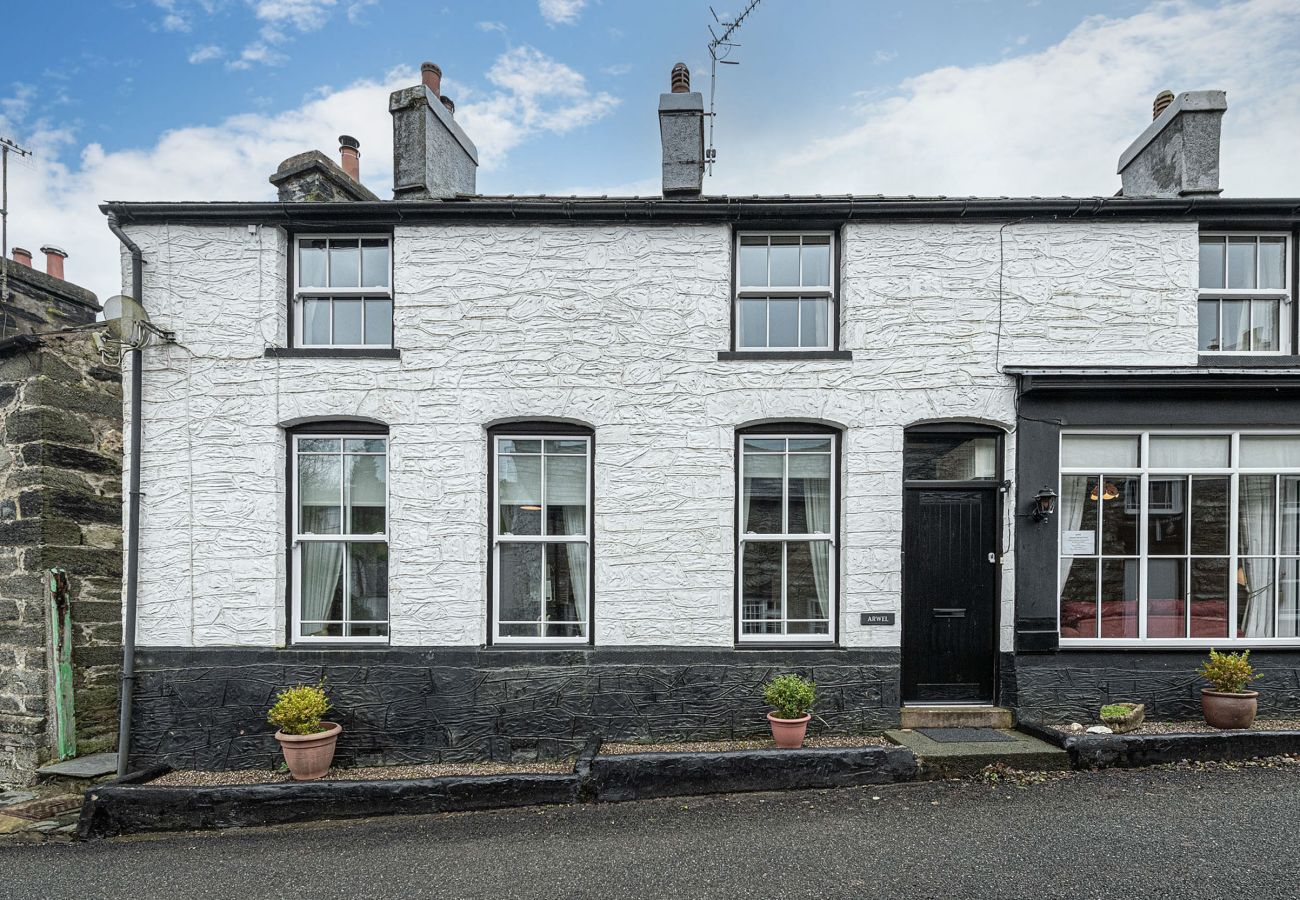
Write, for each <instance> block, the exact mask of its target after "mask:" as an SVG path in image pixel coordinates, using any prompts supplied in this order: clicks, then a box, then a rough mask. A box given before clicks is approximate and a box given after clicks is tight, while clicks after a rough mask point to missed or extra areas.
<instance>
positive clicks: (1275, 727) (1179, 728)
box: [1052, 719, 1300, 734]
mask: <svg viewBox="0 0 1300 900" xmlns="http://www.w3.org/2000/svg"><path fill="white" fill-rule="evenodd" d="M1083 724H1085V725H1088V724H1092V723H1087V722H1085V723H1083ZM1052 727H1053V728H1055V729H1056V730H1057V731H1060V732H1062V733H1064V734H1075V733H1082V732H1072V731H1070V730H1069V726H1068V725H1053V726H1052ZM1219 730H1220V729H1218V728H1211V727H1210V726H1209V725H1206V724H1205V723H1204V722H1143V723H1142V726H1141V727H1140V728H1137V729H1134V730H1133V731H1129V732H1126V733H1127V734H1215V733H1217V732H1219ZM1245 730H1246V731H1300V719H1256V720H1255V724H1254V725H1252V726H1251V727H1250V728H1248V729H1245Z"/></svg>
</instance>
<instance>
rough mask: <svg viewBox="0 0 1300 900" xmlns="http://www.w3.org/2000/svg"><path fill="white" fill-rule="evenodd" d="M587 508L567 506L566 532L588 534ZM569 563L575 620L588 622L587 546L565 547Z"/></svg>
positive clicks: (568, 545)
mask: <svg viewBox="0 0 1300 900" xmlns="http://www.w3.org/2000/svg"><path fill="white" fill-rule="evenodd" d="M586 519H587V507H585V506H566V507H565V508H564V530H565V532H566V533H567V534H586V533H587V521H586ZM564 549H565V553H566V554H567V556H568V562H569V585H570V587H571V589H572V591H573V618H574V619H576V620H577V621H579V622H586V620H587V616H586V609H587V545H586V544H577V543H569V544H565V545H564Z"/></svg>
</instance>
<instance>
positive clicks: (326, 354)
mask: <svg viewBox="0 0 1300 900" xmlns="http://www.w3.org/2000/svg"><path fill="white" fill-rule="evenodd" d="M262 355H263V356H265V357H266V358H267V359H401V358H402V351H401V350H398V349H397V348H396V347H376V348H375V349H373V350H367V349H363V348H360V347H347V348H344V347H267V348H266V351H265V352H264V353H263V354H262Z"/></svg>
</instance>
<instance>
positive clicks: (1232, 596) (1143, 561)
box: [1025, 428, 1300, 649]
mask: <svg viewBox="0 0 1300 900" xmlns="http://www.w3.org/2000/svg"><path fill="white" fill-rule="evenodd" d="M1088 434H1093V435H1123V436H1129V437H1134V438H1138V439H1139V446H1138V453H1139V455H1138V463H1139V465H1138V466H1136V467H1122V466H1116V467H1104V466H1098V467H1078V466H1072V467H1065V466H1058V467H1057V468H1058V469H1059V475H1058V481H1057V485H1056V492H1057V494H1058V496H1059V495H1060V494H1061V493H1062V491H1064V489H1065V488H1064V485H1065V478H1066V477H1067V476H1072V475H1084V476H1102V475H1106V476H1111V475H1113V476H1118V477H1121V478H1122V477H1136V478H1139V479H1140V482H1141V488H1140V490H1141V492H1142V493H1141V497H1142V503H1141V513H1140V515H1139V517H1138V524H1137V529H1138V554H1137V556H1132V555H1128V556H1123V555H1119V554H1115V555H1105V554H1102V553H1101V541H1100V530H1099V532H1098V540H1097V544H1096V546H1095V548H1094V549H1095V551H1096V552H1094V553H1091V554H1071V555H1068V556H1067V555H1066V554H1064V553H1062V552H1061V549H1062V548H1061V541H1060V534H1061V523H1060V522H1058V521H1053V522H1052V527H1054V528H1056V530H1057V552H1056V598H1055V603H1056V619H1057V622H1056V631H1057V634H1058V635H1059V634H1060V630H1061V622H1060V616H1061V587H1062V585H1063V580H1064V578H1065V575H1064V574H1063V569H1062V562H1063V561H1064V560H1065V559H1067V558H1068V559H1075V558H1082V559H1097V558H1098V557H1103V558H1105V559H1137V560H1138V561H1139V567H1138V637H1136V638H1102V637H1096V638H1067V637H1061V638H1059V641H1060V645H1061V646H1062V647H1081V648H1082V647H1090V648H1106V647H1110V648H1124V647H1148V648H1150V647H1184V648H1189V649H1205V648H1209V647H1214V648H1220V647H1300V637H1271V638H1270V637H1263V638H1261V637H1240V638H1239V637H1237V591H1236V590H1235V589H1234V590H1229V591H1228V634H1227V636H1225V637H1185V638H1148V637H1146V636H1145V635H1146V633H1147V587H1148V565H1149V563H1150V561H1151V556H1150V554H1149V553H1148V550H1147V541H1148V531H1149V525H1148V522H1147V515H1148V508H1147V507H1148V501H1149V486H1148V485H1149V481H1150V478H1151V477H1152V476H1154V477H1156V478H1160V477H1162V476H1166V477H1167V476H1175V475H1177V476H1196V475H1210V476H1219V477H1227V478H1228V479H1229V485H1228V516H1229V521H1228V551H1229V552H1228V553H1226V554H1223V555H1219V554H1201V553H1191V552H1188V553H1185V554H1181V555H1177V556H1169V555H1157V556H1156V557H1155V558H1156V559H1189V558H1190V559H1197V558H1210V559H1223V558H1225V557H1226V558H1227V559H1228V577H1229V583H1230V584H1232V585H1235V584H1236V572H1237V571H1238V569H1239V567H1240V565H1241V562H1240V560H1241V558H1242V556H1241V553H1240V547H1239V546H1238V538H1239V536H1238V533H1237V532H1238V527H1239V520H1240V511H1239V506H1238V504H1239V490H1238V485H1239V481H1240V477H1241V476H1242V475H1274V476H1277V475H1300V466H1295V467H1286V466H1268V467H1265V468H1245V467H1242V466H1240V465H1238V462H1239V460H1240V459H1241V456H1240V445H1241V437H1242V436H1243V435H1249V436H1253V435H1261V436H1270V437H1296V438H1300V430H1296V429H1265V428H1260V429H1251V428H1236V429H1224V428H1173V429H1160V428H1148V429H1140V428H1069V429H1063V430H1062V431H1061V433H1060V439H1059V440H1061V441H1063V440H1064V439H1065V438H1066V437H1067V436H1071V435H1088ZM1153 435H1154V436H1161V437H1164V436H1176V435H1185V436H1196V437H1212V436H1223V437H1227V438H1229V456H1228V463H1229V464H1228V465H1227V466H1217V467H1196V466H1174V467H1154V466H1150V465H1148V464H1147V463H1148V460H1149V459H1150V456H1149V444H1150V438H1151V437H1152V436H1153ZM1057 458H1058V459H1060V456H1059V444H1058V456H1057ZM1099 487H1100V485H1099ZM1275 502H1277V503H1280V502H1281V501H1280V494H1279V495H1278V498H1277V499H1275ZM1058 513H1059V508H1058ZM1054 518H1055V517H1054ZM1281 520H1282V517H1281V514H1280V510H1279V514H1278V516H1277V517H1276V521H1275V523H1274V527H1275V528H1276V529H1278V535H1277V536H1275V539H1274V543H1273V551H1274V552H1273V553H1272V554H1271V556H1272V557H1273V559H1274V560H1278V559H1282V558H1287V559H1300V556H1289V555H1288V554H1284V553H1282V552H1281V550H1282V547H1281V539H1280V529H1281ZM1025 527H1028V528H1033V527H1036V526H1034V525H1032V524H1031V525H1026V526H1025ZM1189 550H1190V548H1189ZM1267 555H1269V554H1266V555H1265V556H1267ZM1249 558H1251V559H1256V558H1263V557H1254V556H1252V557H1249ZM1276 571H1277V568H1276V566H1275V569H1274V572H1275V575H1274V583H1275V585H1276V584H1277V580H1278V579H1277V577H1276ZM1099 589H1100V586H1099ZM1186 590H1187V591H1189V592H1190V590H1191V584H1190V582H1189V583H1188V584H1187V586H1186ZM1188 602H1189V603H1190V600H1188ZM1277 607H1278V602H1277V593H1276V588H1275V593H1274V598H1273V622H1274V628H1273V632H1274V634H1276V633H1277ZM1097 613H1098V616H1100V614H1101V610H1100V608H1099V609H1098V611H1097Z"/></svg>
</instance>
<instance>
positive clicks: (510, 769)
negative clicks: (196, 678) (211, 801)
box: [149, 760, 573, 787]
mask: <svg viewBox="0 0 1300 900" xmlns="http://www.w3.org/2000/svg"><path fill="white" fill-rule="evenodd" d="M572 771H573V763H572V761H563V760H561V761H559V762H500V763H498V762H467V763H424V764H420V765H407V766H366V767H362V768H357V769H330V771H329V774H328V775H326V776H325V778H324V779H322V780H324V781H396V780H406V779H411V778H441V777H443V776H446V775H519V774H529V775H567V774H568V773H570V772H572ZM290 780H291V779H290V778H289V775H288V773H286V772H272V771H270V770H268V769H238V770H235V771H233V772H202V771H184V770H183V771H176V772H168V773H167V774H166V775H162V776H160V777H158V778H155V779H154V780H153V781H151V782H149V783H150V784H151V785H157V786H159V787H211V786H213V785H227V784H275V783H277V782H283V781H290Z"/></svg>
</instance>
